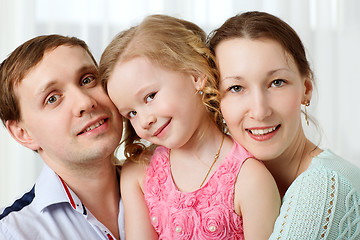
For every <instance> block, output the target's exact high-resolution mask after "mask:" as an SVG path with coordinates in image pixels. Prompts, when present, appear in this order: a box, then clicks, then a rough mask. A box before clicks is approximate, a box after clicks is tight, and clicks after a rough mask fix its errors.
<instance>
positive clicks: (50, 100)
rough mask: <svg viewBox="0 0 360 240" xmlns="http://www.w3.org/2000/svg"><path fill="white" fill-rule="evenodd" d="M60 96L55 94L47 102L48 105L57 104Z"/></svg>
mask: <svg viewBox="0 0 360 240" xmlns="http://www.w3.org/2000/svg"><path fill="white" fill-rule="evenodd" d="M59 97H60V95H58V94H55V95H52V96H50V97H49V98H48V99H47V100H46V104H53V103H55V102H56V101H57V100H58V99H59Z"/></svg>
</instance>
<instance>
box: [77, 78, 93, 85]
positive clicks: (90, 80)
mask: <svg viewBox="0 0 360 240" xmlns="http://www.w3.org/2000/svg"><path fill="white" fill-rule="evenodd" d="M94 81H95V77H94V76H87V77H85V78H83V79H82V80H81V83H80V85H81V86H84V85H88V84H90V83H92V82H94Z"/></svg>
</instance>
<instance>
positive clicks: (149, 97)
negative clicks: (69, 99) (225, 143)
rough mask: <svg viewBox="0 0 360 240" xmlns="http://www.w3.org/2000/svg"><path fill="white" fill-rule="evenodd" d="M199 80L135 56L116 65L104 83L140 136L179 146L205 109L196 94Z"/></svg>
mask: <svg viewBox="0 0 360 240" xmlns="http://www.w3.org/2000/svg"><path fill="white" fill-rule="evenodd" d="M202 81H203V80H202V79H200V78H195V77H193V76H192V75H190V74H185V73H179V72H175V71H169V70H166V69H164V68H161V67H159V66H158V65H156V64H153V63H152V62H151V61H149V60H148V59H147V58H144V57H136V58H133V59H131V60H129V61H125V62H118V63H117V64H116V65H115V68H114V70H113V73H112V74H111V76H110V78H109V81H108V85H107V87H108V93H109V96H110V98H111V100H112V101H113V102H114V104H115V106H116V107H117V108H118V110H119V112H120V114H121V115H123V116H124V117H125V118H128V119H129V120H130V122H131V124H132V126H133V127H134V129H135V131H136V133H137V134H138V136H139V137H140V138H143V139H145V140H147V141H150V142H152V143H155V144H158V145H163V146H166V147H168V148H179V147H181V146H183V145H184V144H185V143H187V142H188V141H189V139H190V138H191V137H192V136H193V134H194V133H195V131H196V130H197V128H198V127H199V126H200V124H201V119H202V115H201V112H203V113H206V111H205V107H204V105H203V104H202V102H201V98H200V97H199V94H196V92H197V90H199V89H201V83H202ZM199 109H202V110H199Z"/></svg>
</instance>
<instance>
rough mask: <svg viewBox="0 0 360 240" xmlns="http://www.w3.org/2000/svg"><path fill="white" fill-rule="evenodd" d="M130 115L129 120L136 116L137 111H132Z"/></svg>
mask: <svg viewBox="0 0 360 240" xmlns="http://www.w3.org/2000/svg"><path fill="white" fill-rule="evenodd" d="M128 115H129V118H133V117H135V116H136V111H131V112H129V114H128Z"/></svg>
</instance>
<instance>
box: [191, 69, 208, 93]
mask: <svg viewBox="0 0 360 240" xmlns="http://www.w3.org/2000/svg"><path fill="white" fill-rule="evenodd" d="M206 81H207V76H206V75H205V74H203V73H201V74H199V75H198V76H195V75H193V83H194V86H195V88H196V90H198V91H200V90H202V89H203V88H204V87H205V83H206Z"/></svg>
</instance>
